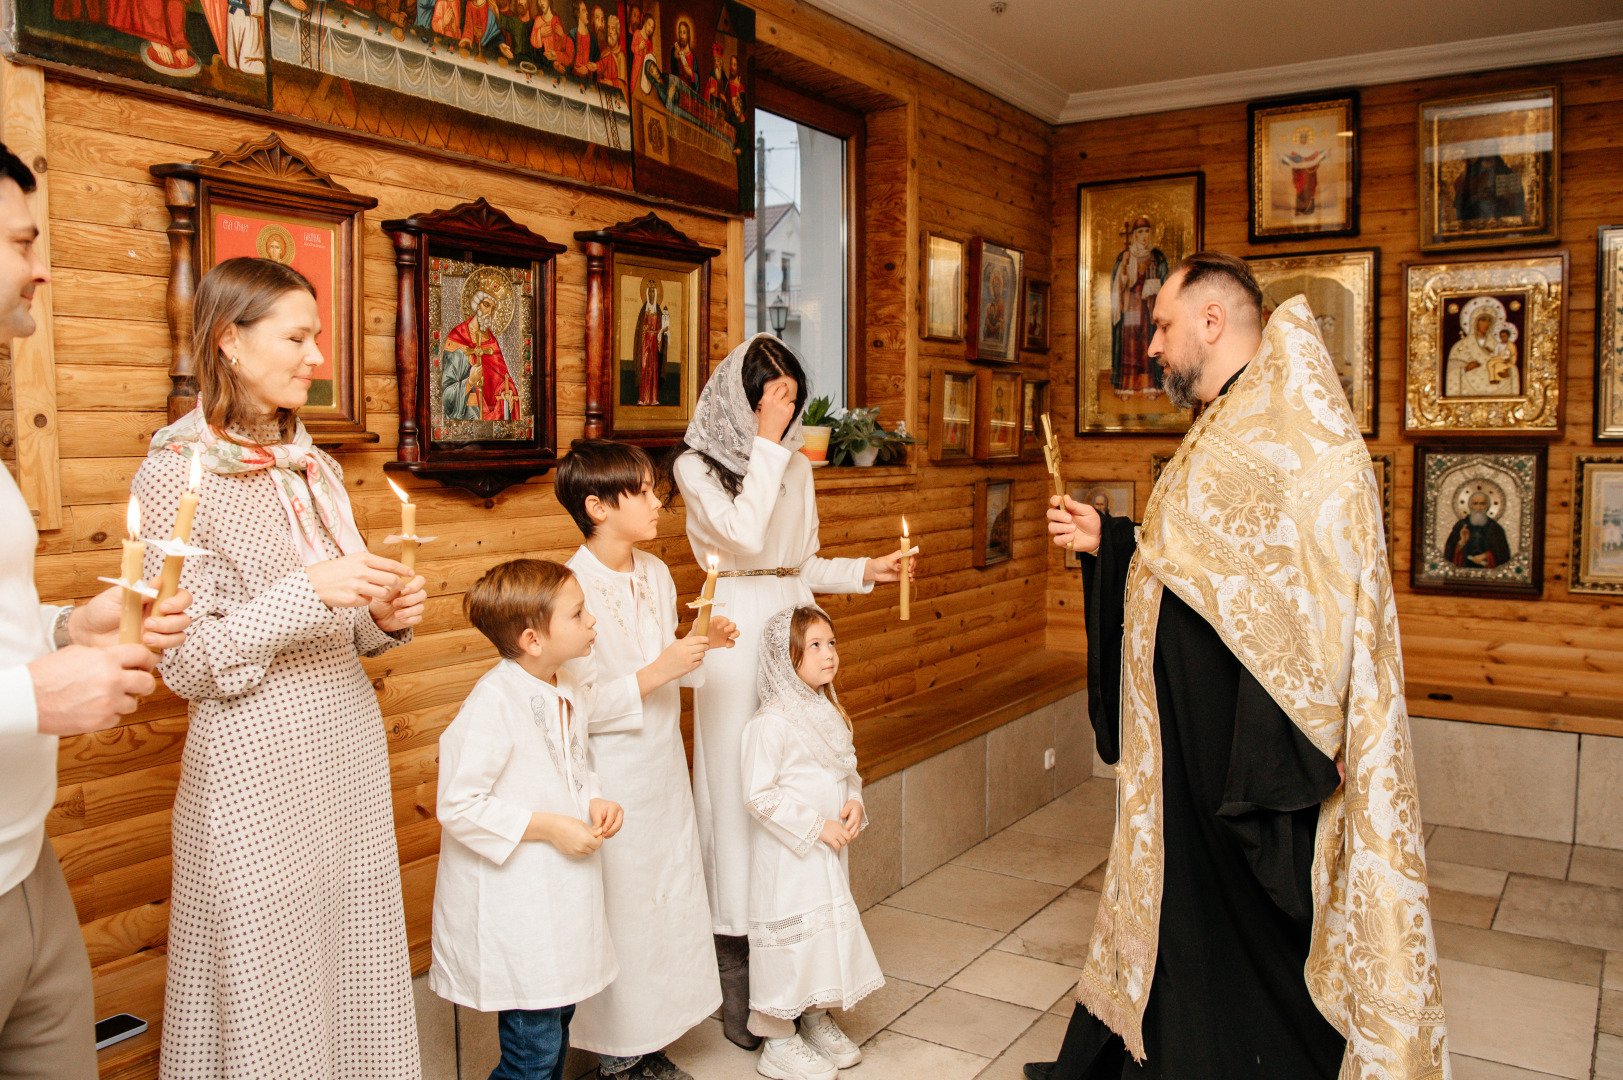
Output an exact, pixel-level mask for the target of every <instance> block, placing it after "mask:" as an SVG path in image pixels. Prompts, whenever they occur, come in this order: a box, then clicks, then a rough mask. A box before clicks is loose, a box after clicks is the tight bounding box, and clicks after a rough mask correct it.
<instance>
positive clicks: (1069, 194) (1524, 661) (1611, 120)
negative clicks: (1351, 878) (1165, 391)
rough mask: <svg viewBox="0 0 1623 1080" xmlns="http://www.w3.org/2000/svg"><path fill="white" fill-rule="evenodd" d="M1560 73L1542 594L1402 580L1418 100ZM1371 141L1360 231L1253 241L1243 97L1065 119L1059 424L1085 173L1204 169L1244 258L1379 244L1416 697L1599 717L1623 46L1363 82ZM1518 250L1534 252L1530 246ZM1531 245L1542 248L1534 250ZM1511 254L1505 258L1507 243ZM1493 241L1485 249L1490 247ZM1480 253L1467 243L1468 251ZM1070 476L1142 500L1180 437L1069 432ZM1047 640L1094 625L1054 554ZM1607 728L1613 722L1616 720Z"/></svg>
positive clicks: (1622, 631)
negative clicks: (1587, 55) (1130, 490)
mask: <svg viewBox="0 0 1623 1080" xmlns="http://www.w3.org/2000/svg"><path fill="white" fill-rule="evenodd" d="M1550 82H1558V83H1559V84H1560V85H1561V94H1562V116H1561V122H1562V136H1561V151H1562V152H1561V222H1560V224H1561V241H1560V244H1559V246H1560V247H1562V248H1565V249H1566V250H1568V251H1569V252H1570V253H1571V256H1572V278H1571V292H1570V299H1569V303H1568V309H1567V365H1566V430H1565V435H1564V437H1563V438H1562V439H1560V440H1558V441H1557V442H1556V443H1555V444H1554V445H1553V446H1552V447H1551V449H1550V457H1549V473H1548V485H1549V486H1548V493H1549V497H1548V508H1549V509H1548V516H1547V519H1546V526H1545V573H1544V597H1543V599H1542V600H1541V601H1532V600H1502V599H1495V600H1483V599H1465V598H1454V597H1439V596H1435V595H1428V596H1420V595H1416V594H1414V593H1412V592H1410V591H1409V588H1408V581H1409V543H1410V535H1411V532H1410V522H1411V511H1412V504H1413V491H1412V487H1411V485H1412V482H1413V481H1412V465H1413V459H1414V452H1413V446H1412V442H1411V441H1410V440H1409V439H1406V438H1405V437H1404V435H1403V419H1402V411H1401V410H1402V394H1403V366H1404V340H1405V320H1404V310H1405V305H1404V287H1403V264H1404V263H1405V262H1407V261H1417V260H1419V259H1420V253H1419V241H1418V236H1417V229H1416V218H1415V215H1416V210H1415V205H1416V181H1415V158H1416V124H1417V115H1418V113H1417V104H1418V103H1419V102H1421V101H1425V100H1427V99H1430V98H1437V97H1446V96H1450V95H1455V94H1469V93H1480V92H1489V91H1495V90H1504V89H1510V88H1514V87H1518V86H1534V85H1539V84H1544V83H1550ZM1360 112H1361V116H1360V139H1361V145H1362V148H1363V153H1364V162H1363V180H1362V185H1361V189H1360V196H1361V199H1362V228H1363V233H1362V235H1361V236H1358V237H1355V238H1352V239H1346V238H1336V239H1331V240H1318V241H1312V242H1303V243H1292V244H1268V245H1261V244H1259V245H1256V246H1252V245H1249V244H1248V243H1247V231H1246V208H1247V198H1248V195H1247V185H1246V168H1247V164H1246V108H1245V105H1244V104H1237V105H1222V106H1214V107H1211V108H1201V109H1187V110H1181V111H1177V112H1168V113H1161V114H1156V115H1153V116H1138V117H1128V118H1122V119H1112V120H1101V121H1095V122H1090V123H1084V124H1075V125H1071V126H1067V127H1062V128H1060V129H1058V133H1057V138H1056V142H1055V147H1054V267H1055V270H1054V273H1055V287H1054V313H1055V317H1054V326H1053V328H1054V334H1055V341H1056V344H1057V349H1056V352H1055V357H1056V358H1055V362H1054V377H1055V380H1056V382H1055V386H1056V394H1055V400H1056V402H1057V403H1058V407H1059V411H1061V412H1063V413H1064V414H1065V421H1064V427H1065V430H1066V431H1068V432H1074V431H1075V430H1076V428H1075V405H1076V373H1075V367H1074V358H1075V356H1076V349H1077V332H1076V326H1077V311H1076V305H1077V299H1076V297H1077V290H1076V269H1077V239H1076V228H1077V202H1076V192H1077V184H1078V183H1081V182H1084V181H1092V180H1108V179H1118V178H1126V177H1134V176H1144V175H1151V174H1156V173H1172V172H1183V171H1187V170H1191V169H1201V170H1204V172H1205V174H1206V235H1205V240H1206V246H1207V247H1209V248H1214V249H1218V250H1222V251H1227V252H1231V253H1234V254H1238V255H1251V254H1271V253H1278V254H1297V253H1303V252H1309V251H1314V250H1332V249H1337V248H1351V247H1379V248H1380V249H1381V287H1380V342H1379V377H1380V405H1379V410H1380V411H1379V421H1378V424H1377V435H1376V436H1375V437H1374V438H1372V439H1370V440H1369V443H1370V447H1371V449H1372V450H1377V451H1379V450H1388V451H1392V452H1394V453H1395V454H1396V455H1397V462H1398V470H1397V472H1398V476H1397V488H1396V502H1397V507H1396V520H1395V521H1392V522H1388V528H1389V529H1390V530H1391V531H1392V532H1394V533H1395V534H1396V559H1395V561H1394V564H1393V577H1394V578H1395V580H1396V583H1397V594H1398V609H1399V614H1400V619H1401V622H1402V628H1403V645H1404V659H1405V666H1406V670H1407V675H1408V678H1409V682H1410V687H1411V694H1413V693H1414V690H1415V688H1416V687H1417V686H1419V687H1427V686H1434V687H1436V688H1438V689H1440V690H1446V691H1450V692H1453V691H1463V692H1464V694H1465V695H1466V696H1469V695H1471V694H1473V693H1476V694H1480V693H1483V692H1484V691H1488V690H1492V691H1493V693H1494V695H1495V696H1496V697H1499V698H1500V699H1502V700H1518V701H1522V702H1524V703H1527V704H1529V705H1530V706H1531V707H1530V708H1529V709H1528V710H1527V712H1526V715H1522V716H1515V715H1510V714H1504V715H1503V716H1502V717H1501V719H1502V720H1503V721H1504V722H1515V723H1538V722H1539V716H1538V709H1537V703H1539V702H1550V703H1551V705H1550V707H1552V708H1555V709H1562V708H1567V709H1572V710H1574V711H1577V712H1583V711H1586V710H1587V711H1593V710H1595V709H1599V708H1602V707H1603V706H1604V705H1606V703H1608V702H1610V703H1612V707H1613V708H1614V709H1615V701H1616V699H1617V696H1618V687H1619V686H1620V685H1623V681H1620V679H1623V604H1618V603H1616V602H1615V601H1608V600H1606V599H1604V598H1601V597H1594V596H1583V595H1572V594H1569V593H1568V591H1567V572H1568V562H1569V559H1570V548H1571V541H1570V536H1569V528H1570V524H1571V501H1572V456H1573V454H1574V452H1581V451H1584V450H1595V449H1596V447H1595V445H1594V443H1593V441H1592V438H1591V435H1592V431H1593V427H1592V423H1591V409H1592V400H1593V398H1592V393H1593V381H1594V378H1593V377H1594V364H1595V356H1594V326H1595V230H1596V228H1597V227H1598V226H1601V225H1606V224H1612V223H1615V222H1618V221H1623V197H1620V195H1619V191H1620V188H1619V184H1618V177H1619V175H1623V58H1611V59H1606V60H1597V61H1591V62H1585V63H1577V64H1568V65H1556V66H1548V67H1540V68H1529V69H1523V70H1512V71H1497V72H1491V73H1485V74H1481V75H1472V76H1464V77H1456V78H1446V79H1429V80H1425V81H1422V82H1406V83H1396V84H1391V85H1386V86H1378V87H1371V88H1366V89H1364V90H1363V91H1361V99H1360ZM1524 250H1525V249H1524ZM1535 250H1537V249H1535ZM1512 253H1513V252H1512ZM1494 254H1495V253H1494V252H1492V251H1490V252H1487V253H1484V254H1483V255H1482V257H1483V258H1492V257H1494ZM1459 257H1460V258H1468V257H1471V256H1470V254H1469V253H1467V254H1463V255H1460V256H1459ZM1064 443H1065V456H1066V462H1067V474H1068V475H1069V476H1071V477H1075V478H1077V479H1082V478H1084V477H1086V478H1088V479H1124V480H1133V481H1136V484H1137V498H1138V507H1137V510H1138V511H1139V512H1142V511H1143V508H1144V502H1145V500H1146V499H1147V498H1148V496H1149V490H1150V485H1149V480H1150V455H1151V454H1170V453H1171V452H1172V451H1173V450H1174V449H1175V448H1176V446H1177V443H1178V440H1177V439H1175V438H1155V437H1143V436H1087V437H1081V438H1077V437H1074V436H1071V437H1067V438H1066V439H1065V440H1064ZM1049 568H1050V570H1051V575H1050V578H1049V590H1048V607H1049V620H1048V640H1049V645H1050V647H1052V648H1059V649H1080V648H1082V647H1083V646H1084V644H1085V641H1086V637H1085V630H1084V627H1083V619H1082V606H1081V605H1082V586H1081V581H1080V580H1079V578H1078V576H1077V574H1076V573H1075V572H1074V571H1073V572H1066V571H1064V569H1063V567H1062V565H1061V563H1060V558H1059V555H1058V554H1054V555H1051V556H1050V559H1049ZM1431 715H1444V716H1450V717H1455V716H1457V717H1458V718H1461V719H1472V718H1477V717H1478V716H1480V711H1478V710H1473V709H1470V708H1465V709H1462V708H1460V707H1459V705H1458V703H1455V704H1454V705H1443V704H1438V705H1436V706H1435V711H1434V712H1432V713H1431ZM1614 733H1615V732H1614Z"/></svg>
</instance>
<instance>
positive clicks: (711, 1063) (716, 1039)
mask: <svg viewBox="0 0 1623 1080" xmlns="http://www.w3.org/2000/svg"><path fill="white" fill-rule="evenodd" d="M665 1056H666V1057H668V1058H670V1059H671V1061H673V1062H675V1063H676V1065H677V1066H679V1067H680V1068H683V1069H686V1070H687V1071H688V1073H689V1074H690V1075H692V1076H693V1078H694V1080H761V1076H760V1074H759V1073H757V1072H756V1071H755V1054H753V1053H751V1052H750V1051H748V1050H741V1049H739V1048H738V1047H736V1046H734V1045H733V1044H732V1043H730V1042H728V1041H727V1037H726V1036H725V1035H723V1034H722V1033H721V1021H719V1020H706V1021H705V1022H704V1023H702V1024H700V1025H699V1026H698V1027H696V1028H693V1029H692V1030H690V1031H689V1032H688V1033H687V1034H686V1035H683V1036H682V1037H681V1038H680V1039H677V1040H676V1041H675V1042H674V1043H672V1044H671V1045H670V1046H668V1047H666V1048H665ZM463 1075H464V1076H473V1075H475V1074H473V1073H464V1074H463ZM478 1075H480V1076H483V1075H484V1074H483V1073H480V1074H478Z"/></svg>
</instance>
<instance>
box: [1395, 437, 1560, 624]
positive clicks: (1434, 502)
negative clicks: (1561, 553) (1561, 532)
mask: <svg viewBox="0 0 1623 1080" xmlns="http://www.w3.org/2000/svg"><path fill="white" fill-rule="evenodd" d="M1544 460H1545V447H1544V446H1542V445H1540V446H1533V447H1518V446H1493V447H1482V448H1475V447H1459V446H1416V447H1415V466H1414V536H1413V538H1412V540H1411V543H1412V546H1413V551H1414V554H1413V556H1412V559H1411V562H1410V565H1409V581H1410V585H1411V586H1412V587H1413V588H1414V590H1415V591H1416V592H1451V593H1464V594H1474V595H1486V596H1528V597H1537V596H1540V595H1542V593H1543V591H1544Z"/></svg>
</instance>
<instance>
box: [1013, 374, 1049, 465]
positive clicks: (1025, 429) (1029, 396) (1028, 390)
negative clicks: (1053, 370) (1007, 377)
mask: <svg viewBox="0 0 1623 1080" xmlns="http://www.w3.org/2000/svg"><path fill="white" fill-rule="evenodd" d="M1051 385H1052V384H1051V383H1050V381H1049V380H1047V379H1026V380H1025V381H1024V383H1023V384H1022V386H1021V390H1020V399H1021V403H1020V457H1021V459H1022V460H1024V461H1042V460H1043V422H1042V417H1043V415H1044V414H1045V413H1048V412H1049V411H1050V410H1051V409H1052V408H1053V403H1052V400H1051V399H1052V395H1051V394H1050V393H1049V387H1050V386H1051Z"/></svg>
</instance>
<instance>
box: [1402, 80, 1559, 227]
mask: <svg viewBox="0 0 1623 1080" xmlns="http://www.w3.org/2000/svg"><path fill="white" fill-rule="evenodd" d="M1518 105H1521V106H1522V107H1521V108H1518V107H1517V106H1518ZM1517 117H1520V118H1521V119H1520V128H1519V130H1518V129H1517V128H1515V127H1513V126H1512V124H1513V123H1514V122H1515V118H1517ZM1418 125H1419V126H1418V137H1419V151H1418V154H1417V157H1416V168H1417V170H1418V182H1419V196H1418V201H1417V203H1416V205H1417V206H1418V207H1419V214H1418V218H1419V223H1420V250H1421V251H1424V252H1435V251H1446V250H1454V249H1460V248H1486V247H1511V246H1517V245H1522V244H1544V243H1552V242H1555V241H1557V240H1558V239H1559V238H1560V217H1561V215H1560V198H1561V88H1560V87H1559V86H1555V85H1548V86H1533V87H1528V88H1526V89H1522V90H1507V91H1503V92H1500V93H1495V94H1474V95H1469V96H1464V97H1449V98H1438V99H1436V100H1433V101H1423V102H1421V103H1420V113H1419V118H1418ZM1484 146H1486V147H1487V148H1490V149H1493V150H1494V151H1495V152H1494V153H1493V154H1492V155H1491V156H1490V155H1486V154H1478V155H1476V156H1474V157H1470V158H1465V157H1464V154H1466V153H1467V152H1468V151H1467V149H1465V148H1479V149H1480V148H1483V147H1484ZM1455 147H1459V148H1461V149H1453V148H1455ZM1507 157H1508V159H1509V160H1507ZM1462 160H1464V161H1466V162H1468V163H1467V164H1465V165H1460V164H1459V162H1460V161H1462ZM1476 162H1483V163H1485V164H1483V165H1482V166H1480V167H1479V168H1478V170H1477V175H1476V177H1475V179H1474V183H1475V186H1476V191H1475V196H1474V197H1473V192H1472V190H1471V185H1472V183H1473V176H1472V173H1471V170H1472V168H1473V167H1474V163H1476ZM1512 178H1514V183H1513V184H1512V182H1511V181H1512ZM1512 186H1514V187H1516V188H1518V190H1519V198H1520V200H1521V209H1522V212H1521V213H1516V214H1511V213H1503V214H1501V213H1500V211H1508V210H1511V209H1513V208H1514V203H1506V202H1505V200H1508V199H1511V198H1512V196H1511V194H1510V193H1509V188H1510V187H1512ZM1450 187H1452V189H1453V194H1452V197H1449V194H1448V191H1447V189H1448V188H1450ZM1472 203H1476V204H1478V205H1477V206H1474V207H1473V208H1472V216H1471V217H1470V218H1467V217H1466V215H1465V214H1464V213H1462V208H1463V207H1466V206H1469V205H1471V204H1472ZM1483 212H1486V213H1487V215H1488V216H1486V217H1480V218H1479V217H1478V216H1477V214H1478V213H1483Z"/></svg>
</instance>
